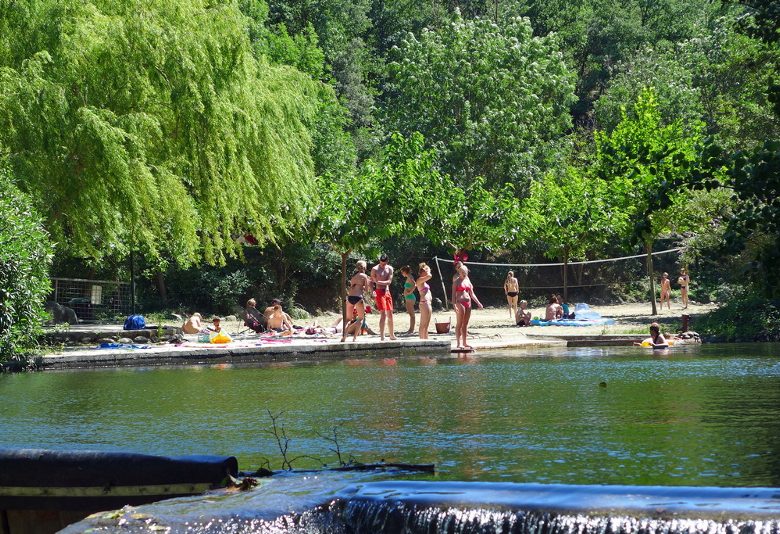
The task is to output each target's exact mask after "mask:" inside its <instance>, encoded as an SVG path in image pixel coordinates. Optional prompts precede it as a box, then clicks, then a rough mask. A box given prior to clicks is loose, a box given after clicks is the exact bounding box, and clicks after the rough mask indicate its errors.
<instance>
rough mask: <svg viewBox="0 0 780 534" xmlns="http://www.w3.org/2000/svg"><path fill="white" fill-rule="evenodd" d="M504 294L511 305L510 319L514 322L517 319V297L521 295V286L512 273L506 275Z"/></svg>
mask: <svg viewBox="0 0 780 534" xmlns="http://www.w3.org/2000/svg"><path fill="white" fill-rule="evenodd" d="M504 294H505V295H506V303H507V304H508V305H509V318H510V319H512V320H513V321H514V320H515V317H517V296H518V295H519V294H520V284H519V283H518V282H517V278H515V273H514V272H512V271H509V272H508V273H507V275H506V280H505V281H504Z"/></svg>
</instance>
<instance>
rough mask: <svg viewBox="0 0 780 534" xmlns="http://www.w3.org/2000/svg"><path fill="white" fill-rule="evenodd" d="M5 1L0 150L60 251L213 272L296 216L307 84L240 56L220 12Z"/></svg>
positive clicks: (304, 192)
mask: <svg viewBox="0 0 780 534" xmlns="http://www.w3.org/2000/svg"><path fill="white" fill-rule="evenodd" d="M7 6H8V7H7V8H5V9H3V10H2V11H0V27H5V28H11V29H13V31H8V32H2V33H0V142H3V143H5V144H6V145H7V146H8V147H9V149H10V154H11V155H10V163H11V165H12V167H13V169H14V170H15V171H16V173H17V174H18V175H19V176H22V177H24V179H23V180H22V181H21V182H20V187H21V188H22V189H23V190H25V191H26V192H29V193H30V194H31V195H32V196H33V198H34V199H35V201H36V205H37V206H38V208H39V209H41V211H42V213H45V215H46V220H47V228H48V229H49V231H50V232H51V233H52V235H53V236H54V237H55V239H56V240H57V242H58V243H59V244H60V246H62V247H63V248H65V247H67V250H68V251H69V252H71V253H73V254H74V255H79V256H85V257H89V258H93V259H95V260H100V259H101V258H104V257H106V256H120V257H122V256H124V255H125V254H127V252H128V250H129V248H130V247H131V246H133V247H135V248H136V249H138V250H139V251H141V252H143V253H144V254H145V255H146V256H148V257H149V258H152V259H154V258H157V259H158V261H159V262H160V263H161V264H163V265H164V264H165V262H166V261H168V260H169V259H172V260H173V261H175V262H176V263H178V264H181V265H188V264H190V263H191V262H193V261H196V260H198V259H199V258H203V259H205V260H206V261H208V262H215V263H221V262H223V261H224V259H225V257H226V255H227V256H230V255H235V254H239V253H240V249H239V248H238V245H236V244H235V243H234V241H233V237H232V236H233V234H235V233H239V232H243V231H251V232H252V233H253V234H254V235H255V236H256V237H257V238H258V239H260V240H261V242H269V241H273V240H275V239H277V238H278V237H279V236H280V235H284V234H285V233H286V232H288V231H289V230H290V229H291V228H293V227H294V226H295V225H296V224H298V223H299V222H300V221H301V220H302V219H303V217H304V215H305V213H306V208H307V200H308V199H309V196H310V192H311V190H312V185H313V181H312V180H313V164H312V159H311V155H310V150H311V134H310V130H309V128H308V126H307V124H308V123H309V122H310V121H311V120H312V119H313V117H314V114H315V111H316V104H315V102H316V98H315V97H316V91H317V88H316V84H314V82H312V81H311V80H310V79H309V78H308V77H306V76H303V75H301V74H300V73H298V72H297V71H294V70H292V69H290V68H284V67H274V66H271V65H269V64H268V63H267V62H266V61H265V60H264V59H263V58H256V57H255V56H254V55H253V54H252V53H251V47H250V41H249V31H250V26H251V24H252V22H253V21H252V19H249V18H247V17H245V16H244V15H243V14H242V13H241V11H240V10H239V9H238V7H237V5H236V4H235V3H234V2H230V1H227V0H226V1H224V2H223V1H219V2H207V1H205V0H204V1H190V0H186V1H185V0H174V1H170V0H165V1H163V0H153V1H150V2H141V1H140V0H139V1H135V0H101V1H98V0H95V1H94V2H83V1H76V0H68V1H65V2H55V1H54V0H51V1H44V2H33V1H31V0H26V1H20V2H13V3H11V4H10V5H7ZM22 36H24V38H21V37H22Z"/></svg>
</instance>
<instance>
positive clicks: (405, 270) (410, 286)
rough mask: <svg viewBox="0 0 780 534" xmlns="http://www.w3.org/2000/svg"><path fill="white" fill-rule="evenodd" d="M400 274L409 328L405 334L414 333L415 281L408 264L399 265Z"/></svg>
mask: <svg viewBox="0 0 780 534" xmlns="http://www.w3.org/2000/svg"><path fill="white" fill-rule="evenodd" d="M401 274H402V275H404V277H405V278H404V304H405V305H406V313H408V314H409V330H407V331H406V335H407V336H408V335H409V334H413V333H414V305H415V304H416V303H417V297H416V296H415V295H414V288H415V286H416V283H415V281H414V277H413V276H412V268H411V267H409V266H408V265H404V266H403V267H401Z"/></svg>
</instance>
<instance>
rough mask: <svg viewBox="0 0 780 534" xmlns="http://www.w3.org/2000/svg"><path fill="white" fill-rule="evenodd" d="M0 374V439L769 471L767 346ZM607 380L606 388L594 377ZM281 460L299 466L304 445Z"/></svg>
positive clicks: (752, 481)
mask: <svg viewBox="0 0 780 534" xmlns="http://www.w3.org/2000/svg"><path fill="white" fill-rule="evenodd" d="M535 354H536V355H534V356H528V354H527V353H525V352H523V353H520V352H493V353H486V352H485V353H482V354H479V355H477V356H474V357H471V358H468V359H463V358H443V359H434V358H412V359H398V360H395V359H385V360H382V359H363V360H361V359H353V360H347V361H340V362H328V363H309V364H296V365H269V366H263V367H240V368H238V367H219V366H217V367H186V368H184V367H177V368H145V369H116V370H93V371H81V372H45V373H29V374H16V375H5V376H0V406H1V407H2V408H1V409H0V447H6V448H17V447H24V448H50V449H93V450H95V449H97V450H122V451H133V452H142V453H150V454H167V455H181V454H225V455H235V456H237V457H238V459H239V465H240V466H241V468H242V469H250V468H254V467H257V466H259V465H260V464H261V463H262V462H263V459H264V458H267V459H269V460H270V461H271V466H272V467H273V468H279V466H280V463H281V461H280V454H279V451H278V449H277V447H276V445H275V440H274V438H273V436H271V435H270V434H269V433H268V432H267V431H268V430H269V429H270V427H271V424H270V418H269V416H268V413H267V410H270V411H271V412H272V413H273V414H281V415H280V417H279V419H278V422H279V424H280V425H281V426H283V427H284V429H285V431H286V433H287V436H288V437H289V438H290V439H291V442H290V444H289V456H290V457H294V456H298V455H312V456H316V457H320V458H322V459H323V460H325V461H326V462H327V463H330V464H332V463H334V462H335V454H333V453H332V452H331V451H330V450H329V449H330V448H333V443H330V442H328V441H327V440H326V439H324V438H323V437H322V436H321V435H326V436H332V432H333V427H334V425H338V426H339V430H338V433H339V444H340V447H341V450H342V452H343V454H344V456H345V458H346V457H347V456H348V455H350V454H351V455H354V456H355V457H356V458H357V459H359V460H360V461H363V462H371V461H376V460H380V459H385V460H387V461H399V462H421V463H435V464H436V466H437V469H438V470H439V474H438V475H437V479H441V480H483V481H512V482H541V483H566V484H639V485H695V486H780V345H777V344H763V345H762V344H754V345H720V346H719V345H715V346H704V347H697V348H693V349H689V350H687V351H677V352H673V353H672V354H671V355H668V356H653V355H652V353H651V352H650V351H641V350H639V349H633V348H614V349H569V350H561V351H539V352H538V353H535ZM602 382H603V383H605V384H606V387H604V386H602V385H600V384H601V383H602ZM295 465H296V467H314V466H316V465H317V462H315V461H314V460H311V459H308V458H304V459H301V460H298V461H297V462H295Z"/></svg>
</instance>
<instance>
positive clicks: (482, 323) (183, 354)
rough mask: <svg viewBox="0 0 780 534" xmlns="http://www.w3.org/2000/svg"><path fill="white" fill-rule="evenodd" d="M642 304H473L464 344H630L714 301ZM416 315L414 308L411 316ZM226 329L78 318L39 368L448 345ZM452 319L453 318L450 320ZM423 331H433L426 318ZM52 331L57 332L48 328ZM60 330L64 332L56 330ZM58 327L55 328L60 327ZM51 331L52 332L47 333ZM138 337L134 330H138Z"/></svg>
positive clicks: (381, 352) (450, 345) (366, 354)
mask: <svg viewBox="0 0 780 534" xmlns="http://www.w3.org/2000/svg"><path fill="white" fill-rule="evenodd" d="M646 307H649V305H647V306H642V305H618V306H603V307H600V308H598V311H599V312H600V313H602V315H604V316H605V317H613V318H615V320H616V321H617V324H616V325H614V326H608V327H602V326H598V327H527V328H518V327H517V326H514V325H513V324H512V322H511V321H509V319H508V312H507V310H505V309H502V308H492V309H486V310H475V311H474V312H473V315H472V321H471V324H470V327H469V333H470V338H469V342H470V344H471V345H472V346H473V347H474V348H475V349H476V351H487V350H506V349H512V350H515V351H517V355H518V356H522V355H528V354H533V351H534V350H536V349H541V348H554V347H558V348H564V347H567V346H570V347H571V346H610V345H630V344H631V343H632V342H634V341H638V340H639V339H642V338H644V337H647V333H646V332H647V325H648V324H649V323H650V322H652V321H653V320H659V319H660V320H661V321H662V323H664V324H665V326H664V329H665V330H668V331H674V328H675V326H676V325H677V324H678V323H679V319H680V316H681V315H682V314H683V313H690V314H691V315H692V317H693V318H694V321H693V324H694V326H695V317H696V315H700V314H702V313H706V312H707V311H709V310H711V309H713V308H714V306H713V305H693V306H691V308H690V309H689V310H681V309H675V310H671V311H668V310H667V311H665V312H664V313H663V314H662V315H661V316H650V315H649V313H647V310H645V308H646ZM332 317H334V316H323V317H320V318H318V319H319V324H328V323H329V322H331V320H332ZM418 317H419V316H418ZM448 318H450V319H454V317H453V314H452V313H444V312H440V313H434V321H436V320H439V321H441V322H446V321H447V319H448ZM408 321H409V318H408V315H406V314H405V313H396V314H395V316H394V323H395V330H396V332H399V331H403V330H405V328H406V327H408V325H409V323H408ZM368 324H369V326H370V327H371V328H372V329H374V330H378V318H377V316H376V315H375V314H374V315H369V316H368ZM223 325H224V327H225V331H227V332H228V333H231V335H233V337H234V341H233V342H232V343H229V344H226V345H212V344H208V343H198V342H197V336H184V342H183V343H152V344H149V343H147V342H142V343H138V340H139V339H140V340H143V339H144V337H146V338H149V337H154V336H153V334H160V335H161V336H163V338H164V337H165V336H168V335H170V334H172V333H173V334H175V333H177V332H178V331H179V330H178V325H172V324H167V325H165V326H163V327H162V328H159V329H147V330H146V331H138V332H126V331H122V330H121V326H118V325H86V324H84V325H78V326H73V327H70V328H68V329H67V330H66V331H65V333H67V334H68V337H69V338H70V339H73V338H75V339H80V340H82V342H83V341H86V340H88V343H90V344H89V345H81V346H70V347H68V346H63V348H62V350H58V351H56V352H54V353H49V354H46V355H43V356H41V357H40V359H39V363H40V365H41V367H42V368H44V369H67V368H88V367H115V366H151V365H177V364H178V365H196V364H211V363H215V364H216V363H252V362H261V363H263V362H265V363H269V362H293V361H319V360H334V359H349V358H356V357H357V358H388V357H403V356H415V355H417V356H444V355H449V354H450V353H451V349H454V335H453V334H452V333H450V334H433V333H431V334H430V339H428V340H420V339H418V336H416V335H414V336H399V337H398V339H397V340H394V341H391V340H385V341H380V340H379V338H378V337H377V336H360V337H359V338H358V341H357V342H354V343H353V342H351V341H347V342H344V343H341V338H340V336H336V337H330V338H324V337H318V338H314V337H312V336H296V337H294V338H271V339H269V338H264V337H261V336H258V335H256V334H253V333H242V334H238V335H235V334H234V333H238V332H241V331H242V327H241V325H240V323H239V322H238V321H236V322H235V324H234V323H232V322H228V323H223ZM453 326H454V325H453ZM430 331H431V332H433V331H435V325H434V324H431V328H430ZM55 334H57V333H55ZM59 334H63V332H60V333H59ZM59 334H57V335H59ZM53 335H54V334H53ZM139 335H140V336H142V337H140V338H139V337H138V336H139ZM111 337H112V338H114V340H118V339H119V337H125V338H129V339H132V340H134V344H136V345H140V346H144V347H148V348H129V347H126V348H109V349H99V348H96V347H97V345H98V343H99V341H100V339H108V338H111Z"/></svg>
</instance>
